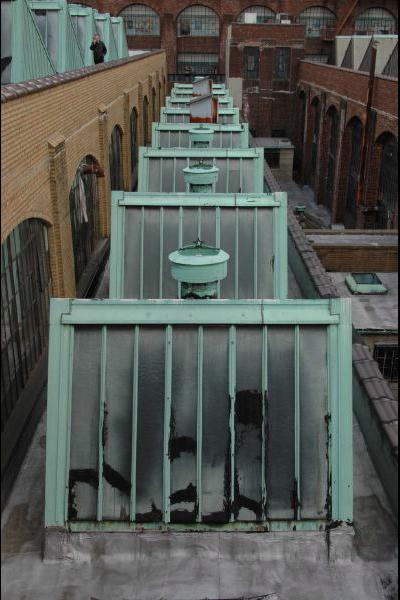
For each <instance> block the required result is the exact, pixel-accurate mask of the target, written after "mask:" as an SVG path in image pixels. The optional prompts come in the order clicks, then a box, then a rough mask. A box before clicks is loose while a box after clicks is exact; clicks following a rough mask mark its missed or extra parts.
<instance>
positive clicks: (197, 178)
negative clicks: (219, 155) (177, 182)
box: [183, 161, 219, 194]
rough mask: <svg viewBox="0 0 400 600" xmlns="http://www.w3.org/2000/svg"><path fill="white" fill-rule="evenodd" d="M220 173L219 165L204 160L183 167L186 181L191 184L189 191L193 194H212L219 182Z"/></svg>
mask: <svg viewBox="0 0 400 600" xmlns="http://www.w3.org/2000/svg"><path fill="white" fill-rule="evenodd" d="M218 173H219V169H218V167H215V166H214V165H212V164H211V165H210V164H207V163H205V162H203V161H200V162H198V163H196V164H194V165H191V166H190V167H185V168H184V169H183V177H184V180H185V183H186V184H189V191H190V192H191V193H193V194H211V193H212V192H213V191H214V190H213V186H214V185H215V184H216V183H217V179H218Z"/></svg>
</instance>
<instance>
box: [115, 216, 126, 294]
mask: <svg viewBox="0 0 400 600" xmlns="http://www.w3.org/2000/svg"><path fill="white" fill-rule="evenodd" d="M118 212H119V213H120V215H119V219H118V223H117V227H118V240H117V244H118V247H119V251H120V257H123V256H124V246H125V217H126V209H125V208H123V210H120V211H118ZM119 264H120V269H119V273H118V274H117V277H119V282H118V288H117V289H118V291H119V295H118V296H117V297H118V298H123V297H124V293H125V285H124V283H125V261H124V260H121V261H120V262H119Z"/></svg>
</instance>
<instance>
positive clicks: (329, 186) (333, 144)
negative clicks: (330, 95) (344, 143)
mask: <svg viewBox="0 0 400 600" xmlns="http://www.w3.org/2000/svg"><path fill="white" fill-rule="evenodd" d="M327 132H328V135H329V146H328V164H327V174H326V182H325V198H324V203H325V204H326V205H327V206H328V208H329V209H330V210H332V204H333V192H334V185H335V172H336V157H337V149H338V142H339V114H338V111H337V110H336V108H335V107H332V108H330V109H329V111H328V131H327Z"/></svg>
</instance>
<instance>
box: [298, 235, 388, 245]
mask: <svg viewBox="0 0 400 600" xmlns="http://www.w3.org/2000/svg"><path fill="white" fill-rule="evenodd" d="M307 239H308V240H309V241H310V242H311V243H314V244H317V245H323V246H328V245H332V246H339V245H340V246H342V245H343V246H377V247H379V246H397V243H398V237H397V235H384V234H383V235H379V234H376V235H375V234H370V235H368V234H365V233H360V234H358V233H355V234H346V233H329V232H327V233H317V234H314V233H307Z"/></svg>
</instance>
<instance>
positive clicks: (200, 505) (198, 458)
mask: <svg viewBox="0 0 400 600" xmlns="http://www.w3.org/2000/svg"><path fill="white" fill-rule="evenodd" d="M203 348H204V344H203V327H202V326H200V327H198V329H197V422H196V427H197V437H196V445H197V447H196V462H197V464H196V471H197V522H198V523H201V520H202V513H203V495H202V454H203Z"/></svg>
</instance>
